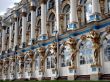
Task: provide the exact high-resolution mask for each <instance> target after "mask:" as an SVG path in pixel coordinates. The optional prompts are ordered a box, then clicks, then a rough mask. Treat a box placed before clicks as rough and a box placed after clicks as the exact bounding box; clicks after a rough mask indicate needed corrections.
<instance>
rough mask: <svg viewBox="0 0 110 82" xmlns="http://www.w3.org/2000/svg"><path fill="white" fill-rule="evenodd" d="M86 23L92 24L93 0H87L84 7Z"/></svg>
mask: <svg viewBox="0 0 110 82" xmlns="http://www.w3.org/2000/svg"><path fill="white" fill-rule="evenodd" d="M84 13H85V18H86V19H85V21H86V23H88V22H90V15H92V0H87V1H86V3H85V5H84Z"/></svg>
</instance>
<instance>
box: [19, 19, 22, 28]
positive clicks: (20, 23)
mask: <svg viewBox="0 0 110 82" xmlns="http://www.w3.org/2000/svg"><path fill="white" fill-rule="evenodd" d="M19 26H20V27H21V26H22V18H21V19H20V20H19Z"/></svg>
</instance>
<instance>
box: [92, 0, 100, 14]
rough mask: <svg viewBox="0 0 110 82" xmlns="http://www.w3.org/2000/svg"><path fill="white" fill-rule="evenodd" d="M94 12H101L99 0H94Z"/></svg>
mask: <svg viewBox="0 0 110 82" xmlns="http://www.w3.org/2000/svg"><path fill="white" fill-rule="evenodd" d="M92 13H93V14H95V13H100V5H99V0H92Z"/></svg>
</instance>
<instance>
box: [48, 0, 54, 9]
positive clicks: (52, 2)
mask: <svg viewBox="0 0 110 82" xmlns="http://www.w3.org/2000/svg"><path fill="white" fill-rule="evenodd" d="M54 7H55V2H54V0H50V1H49V9H52V8H54Z"/></svg>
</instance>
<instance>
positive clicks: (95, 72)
mask: <svg viewBox="0 0 110 82" xmlns="http://www.w3.org/2000/svg"><path fill="white" fill-rule="evenodd" d="M100 75H101V72H100V66H91V75H90V80H99V78H100Z"/></svg>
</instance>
